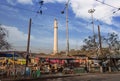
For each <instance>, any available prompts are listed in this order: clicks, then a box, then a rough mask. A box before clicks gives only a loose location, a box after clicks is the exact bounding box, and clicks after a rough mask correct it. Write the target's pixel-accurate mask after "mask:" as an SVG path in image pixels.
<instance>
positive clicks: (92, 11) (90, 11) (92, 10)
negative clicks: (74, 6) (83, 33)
mask: <svg viewBox="0 0 120 81" xmlns="http://www.w3.org/2000/svg"><path fill="white" fill-rule="evenodd" d="M94 12H95V9H90V10H88V13H90V14H91V18H92V27H93V36H94V44H95V31H94V19H93V13H94Z"/></svg>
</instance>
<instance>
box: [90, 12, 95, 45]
mask: <svg viewBox="0 0 120 81" xmlns="http://www.w3.org/2000/svg"><path fill="white" fill-rule="evenodd" d="M91 17H92V27H93V36H94V43H95V31H94V19H93V13H91Z"/></svg>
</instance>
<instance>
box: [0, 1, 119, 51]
mask: <svg viewBox="0 0 120 81" xmlns="http://www.w3.org/2000/svg"><path fill="white" fill-rule="evenodd" d="M39 1H41V0H0V24H2V26H3V27H5V28H6V29H7V30H8V31H9V37H8V38H7V40H8V41H9V42H10V43H11V44H12V46H13V49H14V50H15V49H16V50H26V45H27V33H28V22H29V19H30V18H32V30H31V51H34V52H45V53H51V52H52V50H53V23H54V19H55V18H56V19H57V20H58V43H59V50H66V25H65V24H66V21H65V18H66V17H65V14H61V11H62V10H63V9H64V8H65V4H66V2H67V1H68V0H43V1H44V5H43V6H42V8H41V10H42V11H43V14H42V15H41V14H37V13H36V12H37V11H38V10H40V8H39V7H40V5H39V3H38V2H39ZM99 1H101V2H104V3H107V4H109V5H112V6H114V7H115V8H113V7H110V6H107V5H105V4H101V3H99V2H97V1H95V0H70V3H69V9H68V11H69V12H68V14H69V15H68V17H69V23H68V26H69V41H70V49H79V48H80V46H81V45H83V39H85V38H86V37H88V36H90V35H93V33H92V25H91V15H90V14H89V13H88V10H89V9H93V8H94V9H95V12H94V14H93V15H94V21H95V33H97V25H98V24H100V27H101V34H102V35H106V34H107V33H112V32H115V33H117V34H118V35H119V34H120V33H119V32H120V11H118V9H117V8H120V0H99ZM114 11H116V13H114V14H113V12H114ZM98 21H99V22H98Z"/></svg>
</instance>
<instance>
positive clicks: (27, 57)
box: [25, 18, 32, 73]
mask: <svg viewBox="0 0 120 81" xmlns="http://www.w3.org/2000/svg"><path fill="white" fill-rule="evenodd" d="M31 22H32V19H31V18H30V20H29V28H28V41H27V54H26V65H25V73H26V67H27V66H28V59H29V48H30V34H31Z"/></svg>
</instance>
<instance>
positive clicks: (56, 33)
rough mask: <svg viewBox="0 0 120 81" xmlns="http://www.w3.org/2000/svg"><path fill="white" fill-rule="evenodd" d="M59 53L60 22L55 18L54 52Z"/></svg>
mask: <svg viewBox="0 0 120 81" xmlns="http://www.w3.org/2000/svg"><path fill="white" fill-rule="evenodd" d="M57 53H58V22H57V19H55V20H54V47H53V54H54V55H55V54H57Z"/></svg>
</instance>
